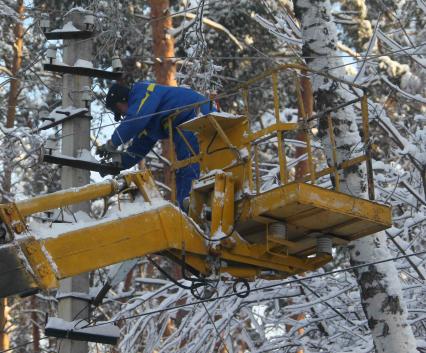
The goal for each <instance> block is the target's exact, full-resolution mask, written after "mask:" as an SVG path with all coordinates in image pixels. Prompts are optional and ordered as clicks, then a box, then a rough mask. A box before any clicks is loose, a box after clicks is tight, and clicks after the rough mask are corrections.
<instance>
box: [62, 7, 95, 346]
mask: <svg viewBox="0 0 426 353" xmlns="http://www.w3.org/2000/svg"><path fill="white" fill-rule="evenodd" d="M83 18H84V14H83V13H81V12H79V11H73V12H71V13H69V14H68V15H67V17H66V19H65V22H68V21H72V22H73V24H74V26H75V27H77V28H79V29H83ZM78 59H84V60H88V61H92V59H93V40H92V39H85V40H81V39H77V40H64V51H63V61H64V63H65V64H67V65H70V66H73V65H74V63H75V62H76V61H77V60H78ZM90 83H91V80H90V78H89V77H85V76H78V75H71V74H65V75H64V77H63V90H62V94H63V97H62V106H63V107H64V108H66V107H68V106H73V107H76V108H84V107H85V104H84V102H83V101H82V99H81V98H82V91H83V87H84V86H90ZM62 134H63V136H64V137H63V139H62V154H64V155H67V156H72V157H76V156H78V151H79V150H81V149H87V150H90V119H89V118H85V117H84V118H78V119H74V120H71V121H68V122H65V123H64V124H63V125H62ZM89 182H90V171H87V170H82V169H74V168H71V167H65V166H63V167H62V178H61V184H62V188H63V189H67V188H70V187H75V186H82V185H86V184H89ZM89 207H90V205H89V204H88V203H81V204H77V205H74V206H72V207H71V211H72V212H74V213H75V212H78V211H84V212H86V213H88V212H89ZM59 291H60V293H61V295H64V294H65V297H64V298H63V299H60V300H59V307H58V311H59V317H61V318H62V319H64V320H67V321H73V320H77V319H83V318H85V319H88V317H89V308H90V304H89V303H88V301H87V300H84V297H85V293H88V291H89V274H83V275H79V276H76V277H72V278H68V279H65V280H62V281H61V283H60V287H59ZM66 293H73V297H66ZM58 346H60V347H59V350H58V352H59V353H87V352H88V344H87V342H80V341H71V340H67V339H64V340H62V341H60V344H58Z"/></svg>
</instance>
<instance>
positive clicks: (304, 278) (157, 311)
mask: <svg viewBox="0 0 426 353" xmlns="http://www.w3.org/2000/svg"><path fill="white" fill-rule="evenodd" d="M424 254H426V250H425V251H419V252H416V253H412V254H406V255H402V256H396V257H392V258H389V259H384V260H378V261H373V262H369V263H365V264H360V265H355V266H351V267H345V268H342V269H338V270H333V271H328V272H324V273H319V274H315V275H311V276H306V277H302V278H295V279H292V280H289V281H285V282H280V283H274V284H271V285H266V286H262V287H257V288H252V289H251V292H258V291H261V290H265V289H271V288H275V287H279V286H285V285H288V284H293V283H302V282H304V281H308V280H311V279H315V278H321V277H324V276H328V275H333V274H338V273H344V272H348V271H351V270H354V269H359V268H363V267H368V266H371V265H377V264H382V263H386V262H390V261H397V260H401V259H406V258H410V257H412V256H419V255H424ZM237 294H238V293H229V294H225V295H222V296H219V297H215V298H209V299H202V300H199V301H196V302H192V303H185V304H180V305H175V306H173V307H169V308H164V309H158V310H151V311H148V312H144V313H141V314H135V315H130V316H127V317H122V318H119V319H114V320H110V321H107V322H102V323H95V324H94V325H89V326H86V328H90V327H98V326H104V325H108V324H111V323H116V322H118V321H122V320H123V321H126V320H130V319H134V318H137V317H142V316H150V315H154V314H161V313H163V312H166V311H172V310H178V309H182V308H186V307H191V306H195V305H198V304H202V303H207V302H212V301H216V300H220V299H226V298H230V297H233V296H237ZM265 300H270V299H269V298H268V299H265ZM260 301H263V299H257V302H260ZM46 338H48V337H47V336H45V337H42V338H40V339H39V340H33V341H29V342H26V343H24V344H21V345H18V346H15V347H12V348H10V349H7V350H2V351H0V353H6V352H10V351H12V350H14V349H16V348H19V347H23V346H26V345H28V344H31V343H34V342H36V341H41V340H44V339H46Z"/></svg>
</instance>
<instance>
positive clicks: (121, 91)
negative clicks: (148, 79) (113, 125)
mask: <svg viewBox="0 0 426 353" xmlns="http://www.w3.org/2000/svg"><path fill="white" fill-rule="evenodd" d="M129 94H130V89H129V88H128V87H126V86H123V85H120V84H119V83H114V84H113V85H112V86H111V87H110V89H109V91H108V94H107V96H106V107H107V108H108V109H109V110H111V111H112V112H113V113H114V120H115V121H120V119H121V113H120V111H118V110H117V107H116V106H115V105H116V104H117V103H120V102H122V103H126V102H128V101H129Z"/></svg>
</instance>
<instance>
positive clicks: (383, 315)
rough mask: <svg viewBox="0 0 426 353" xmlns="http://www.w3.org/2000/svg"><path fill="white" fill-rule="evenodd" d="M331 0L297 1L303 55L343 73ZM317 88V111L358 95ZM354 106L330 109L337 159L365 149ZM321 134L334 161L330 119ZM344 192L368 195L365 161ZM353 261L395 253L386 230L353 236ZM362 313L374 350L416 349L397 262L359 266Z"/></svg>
mask: <svg viewBox="0 0 426 353" xmlns="http://www.w3.org/2000/svg"><path fill="white" fill-rule="evenodd" d="M330 10H331V4H330V1H329V0H296V3H295V11H296V16H297V17H298V18H299V20H300V22H301V27H302V34H303V39H304V45H303V55H304V56H306V57H307V59H306V63H307V64H308V66H309V67H310V68H311V69H315V70H319V71H323V72H327V73H329V74H332V75H333V76H342V75H344V68H343V67H340V68H337V69H335V67H338V66H341V65H342V64H343V62H342V60H341V59H340V58H339V57H336V55H338V52H337V50H336V44H337V32H336V26H335V24H334V23H333V22H332V17H331V14H330ZM312 85H313V91H314V97H315V101H316V110H317V111H321V110H324V109H325V108H328V107H333V106H336V105H338V104H340V103H343V102H347V101H349V100H350V99H353V98H354V97H353V96H352V95H351V94H350V93H349V90H348V87H344V86H343V85H341V84H340V83H339V84H338V83H336V82H335V81H333V80H330V79H329V78H326V77H323V76H319V75H315V76H314V79H313V82H312ZM355 119H356V115H355V112H354V110H353V107H352V106H349V107H346V108H344V109H341V110H339V111H337V112H335V113H333V114H332V121H333V125H334V133H335V139H336V146H337V158H338V163H341V162H342V161H344V160H347V159H350V158H353V157H356V155H357V154H360V153H361V152H362V149H361V148H360V147H361V146H362V142H361V137H360V134H359V130H358V126H357V124H356V120H355ZM319 128H320V132H319V136H320V138H321V140H322V143H323V145H324V146H325V148H326V154H327V159H328V162H329V164H330V165H332V164H333V163H332V158H331V150H330V148H329V146H330V143H329V139H328V137H327V121H324V122H322V123H320V127H319ZM340 179H341V191H342V192H345V193H348V194H351V195H354V196H357V197H364V198H366V188H367V187H366V173H365V168H364V166H363V165H357V166H354V167H352V168H349V169H346V170H345V171H344V172H343V173H341V176H340ZM349 249H350V260H351V263H352V265H359V264H365V263H369V262H372V261H377V260H382V259H388V258H390V257H391V254H390V253H389V251H388V249H387V245H386V238H385V236H384V233H378V234H375V235H372V236H367V237H365V238H362V239H360V240H357V241H354V242H352V243H351V244H350V246H349ZM356 277H357V281H358V284H359V287H360V291H361V299H362V305H363V309H364V313H365V315H366V317H367V319H368V326H369V327H370V330H371V334H372V337H373V341H374V345H375V349H376V352H378V353H401V352H404V353H415V352H416V341H415V338H414V335H413V332H412V330H411V327H410V325H409V324H408V320H407V309H406V306H405V303H404V300H403V296H402V291H401V286H400V282H399V279H398V272H397V270H396V268H395V264H394V263H393V262H387V263H383V264H379V265H369V266H366V267H363V268H360V269H359V270H357V271H356Z"/></svg>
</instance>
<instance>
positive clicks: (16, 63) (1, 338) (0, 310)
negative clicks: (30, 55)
mask: <svg viewBox="0 0 426 353" xmlns="http://www.w3.org/2000/svg"><path fill="white" fill-rule="evenodd" d="M16 11H17V15H18V18H19V21H17V22H16V23H15V28H14V34H15V42H14V44H13V62H12V68H11V70H10V71H11V74H12V78H11V81H10V89H9V96H8V99H7V115H6V127H7V128H13V127H14V125H15V116H16V106H17V103H18V97H19V93H20V87H21V81H20V80H19V79H17V75H18V73H19V70H20V69H21V66H22V50H23V45H24V26H23V20H24V11H25V6H24V0H18V1H17V10H16ZM11 187H12V170H11V169H10V168H7V169H6V170H5V171H4V179H3V185H2V189H3V190H4V192H5V193H10V190H11ZM9 201H10V200H9V199H8V198H7V197H5V195H4V196H3V197H2V202H9ZM7 309H8V307H7V298H2V299H0V351H3V350H7V349H9V335H8V332H7V331H6V330H7V325H8V313H7Z"/></svg>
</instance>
